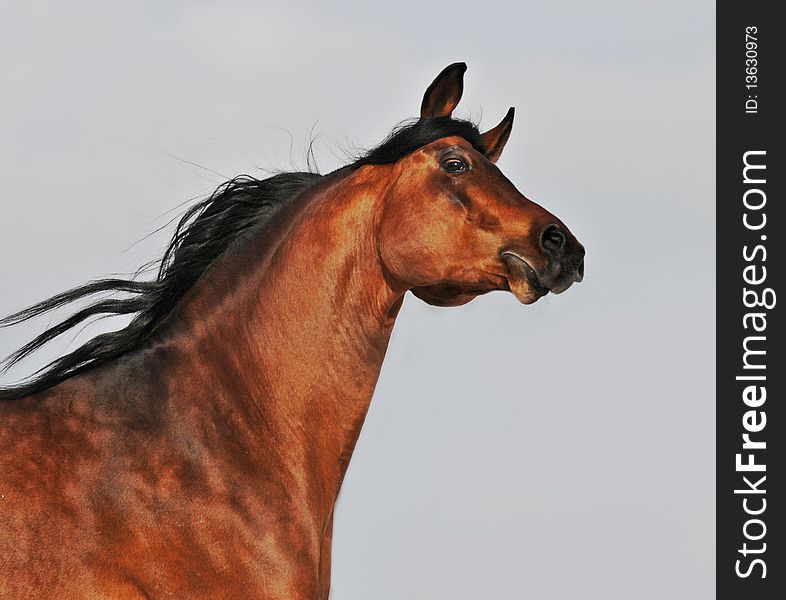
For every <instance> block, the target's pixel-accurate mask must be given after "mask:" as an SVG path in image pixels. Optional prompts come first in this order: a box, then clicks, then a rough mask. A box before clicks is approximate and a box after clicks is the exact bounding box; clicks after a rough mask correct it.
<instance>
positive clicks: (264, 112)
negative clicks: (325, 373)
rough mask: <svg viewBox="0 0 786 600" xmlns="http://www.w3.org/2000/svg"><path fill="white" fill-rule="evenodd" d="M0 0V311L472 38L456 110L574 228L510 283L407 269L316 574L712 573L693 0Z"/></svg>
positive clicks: (321, 160) (692, 582)
mask: <svg viewBox="0 0 786 600" xmlns="http://www.w3.org/2000/svg"><path fill="white" fill-rule="evenodd" d="M0 9H2V10H1V12H0V14H2V20H0V77H1V78H2V82H3V83H2V90H3V91H2V94H0V174H1V175H2V182H3V184H2V185H3V190H2V194H1V195H0V313H3V314H7V313H9V312H11V311H14V310H17V309H20V308H22V307H24V306H26V305H29V304H31V303H33V302H35V301H37V300H40V299H42V298H44V297H47V296H49V295H52V294H54V293H56V292H58V291H61V290H63V289H65V288H68V287H71V286H74V285H77V284H79V283H82V282H84V281H86V280H88V279H92V278H96V277H100V276H105V275H108V274H112V273H130V272H133V271H134V270H136V268H137V267H138V266H140V265H141V264H143V263H145V262H147V261H148V260H150V259H153V258H156V257H157V256H159V255H160V253H161V251H162V249H163V247H164V245H165V243H166V240H167V237H168V233H169V232H170V231H171V228H170V229H165V231H164V232H163V233H161V234H159V235H154V236H151V237H150V238H147V239H145V240H144V241H142V242H140V243H137V244H135V242H137V241H138V240H140V239H141V238H143V237H144V236H145V235H146V234H147V233H149V232H150V231H152V230H154V229H155V228H157V227H160V226H162V225H164V224H166V223H167V221H168V219H169V218H172V217H174V216H177V215H179V214H180V212H181V211H182V210H183V209H184V206H185V205H184V206H180V208H176V207H178V206H179V205H181V203H184V202H188V201H189V200H190V199H193V198H196V197H199V196H201V195H204V194H205V193H207V192H210V191H211V190H212V189H213V188H214V187H216V186H217V185H218V184H219V183H221V182H222V181H223V180H225V179H227V178H229V177H231V176H233V175H236V174H238V173H243V172H246V173H251V174H255V175H258V176H262V175H263V171H262V170H261V169H269V168H291V167H293V166H296V167H302V166H303V165H304V160H303V157H304V151H305V147H306V144H307V141H308V138H309V135H310V132H313V134H314V135H315V136H316V143H315V152H316V156H317V159H318V164H319V166H320V168H321V170H322V171H323V172H327V171H330V170H332V169H334V168H335V167H337V166H339V165H340V164H342V163H343V162H344V156H345V152H346V151H353V150H355V149H357V148H367V147H370V146H373V145H374V144H376V143H377V142H379V141H380V140H381V139H382V138H383V137H384V136H385V135H386V134H387V132H388V131H389V130H390V128H391V127H392V126H393V125H394V124H395V123H397V122H398V121H400V120H402V119H405V118H409V117H413V116H416V115H417V112H418V109H419V106H420V101H421V98H422V94H423V91H424V90H425V88H426V87H427V85H428V84H429V83H430V82H431V80H432V79H433V77H434V76H435V75H436V74H437V73H438V72H439V71H440V70H441V69H442V68H443V67H444V66H445V65H447V64H449V63H451V62H454V61H458V60H463V61H466V62H467V63H468V65H469V70H468V72H467V74H466V76H465V94H464V99H463V101H462V103H461V105H460V108H459V110H458V111H457V112H456V115H457V116H461V117H471V118H473V119H480V120H481V123H482V126H483V127H484V128H489V127H491V126H493V125H495V124H496V123H497V122H498V121H499V120H500V119H501V118H502V116H503V115H504V113H505V110H506V109H507V107H508V106H511V105H512V106H515V107H516V109H517V112H516V122H515V124H514V129H513V134H512V136H511V139H510V141H509V143H508V146H507V148H506V150H505V153H504V154H503V156H502V158H501V160H500V162H499V166H500V167H501V168H502V170H503V171H504V172H505V173H506V174H507V176H508V177H509V178H510V179H512V180H513V182H514V183H515V184H516V185H517V186H518V187H519V189H520V190H521V191H522V192H523V193H524V194H526V195H527V196H528V197H530V198H531V199H533V200H535V201H536V202H539V203H540V204H542V205H544V206H545V207H546V208H547V209H549V210H550V211H551V212H553V213H554V214H556V215H558V216H559V217H560V218H561V219H562V220H563V221H564V222H565V223H566V224H567V225H568V226H569V227H570V228H571V230H572V231H573V232H574V233H575V234H576V236H577V237H578V238H579V239H580V241H581V242H582V243H583V244H584V245H585V247H586V248H587V259H586V278H585V281H584V282H583V283H582V284H581V285H578V286H574V287H572V288H571V289H570V290H569V291H568V292H566V293H565V294H563V295H561V296H548V297H546V298H545V299H543V300H541V301H539V302H538V303H537V304H535V305H533V306H529V307H525V306H522V305H520V304H518V302H517V301H516V300H515V298H513V296H512V295H510V294H503V293H494V294H490V295H488V296H485V297H482V298H479V299H477V300H475V301H473V302H472V303H470V304H469V305H467V306H465V307H460V308H451V309H440V308H434V307H430V306H427V305H425V304H423V303H422V302H420V301H418V300H417V299H415V298H414V297H412V296H410V297H408V298H407V300H406V302H405V304H404V308H403V310H402V312H401V315H400V316H399V319H398V322H397V324H396V328H395V331H394V335H393V338H392V340H391V345H390V349H389V352H388V355H387V359H386V362H385V365H384V368H383V372H382V377H381V379H380V381H379V385H378V387H377V392H376V395H375V397H374V400H373V402H372V406H371V410H370V412H369V415H368V418H367V421H366V425H365V427H364V429H363V432H362V434H361V438H360V441H359V443H358V446H357V448H356V451H355V455H354V457H353V459H352V463H351V467H350V469H349V473H348V475H347V479H346V481H345V483H344V488H343V490H342V493H341V496H340V500H339V504H338V508H337V513H336V518H335V519H336V520H335V537H334V568H333V593H332V598H333V599H335V600H364V599H368V598H375V599H380V600H394V599H395V600H402V599H433V598H453V599H477V598H538V599H562V598H575V597H582V598H599V599H600V598H602V599H604V600H609V599H629V598H637V599H650V598H651V599H658V600H660V599H662V598H686V599H691V600H700V599H709V598H714V595H715V594H714V550H715V534H714V519H715V513H714V509H715V501H714V482H715V458H714V442H715V409H714V391H715V390H714V386H715V383H714V382H715V378H714V368H715V367H714V359H715V334H714V325H715V302H714V286H715V258H714V244H715V209H714V203H715V189H714V162H715V133H714V125H715V101H714V94H715V79H714V75H715V53H714V31H715V16H714V3H712V2H709V1H691V2H684V1H681V2H677V1H672V0H667V1H662V0H659V1H657V2H656V1H652V2H650V1H639V2H636V1H630V0H627V1H623V0H619V1H609V0H595V1H593V2H577V1H573V2H553V1H551V2H547V1H542V2H540V1H517V2H512V1H511V2H485V3H478V2H465V1H463V0H454V1H452V2H449V3H442V2H441V3H437V2H432V3H423V2H410V1H408V0H399V1H397V2H392V3H372V2H368V1H363V2H336V1H333V2H316V1H314V2H292V1H291V2H287V3H283V2H281V3H275V4H274V3H271V2H266V1H256V2H245V1H224V2H220V3H219V2H199V1H189V2H185V1H183V2H168V1H161V0H158V1H155V2H153V1H150V2H112V3H107V2H86V1H82V0H78V1H73V2H67V3H63V2H46V1H38V2H35V3H32V2H27V1H25V2H21V1H19V2H14V1H8V0H0ZM192 163H195V164H198V165H201V167H198V166H194V164H192ZM171 209H175V211H174V212H169V213H168V212H167V211H170V210H171ZM47 323H48V320H47V319H43V320H41V321H39V322H37V323H35V324H33V325H29V326H27V325H26V326H24V327H16V328H14V329H10V330H2V331H0V353H2V354H3V355H6V354H8V353H9V352H11V351H12V350H14V349H15V348H17V347H18V346H20V345H22V344H23V343H24V342H26V341H27V340H28V339H30V338H31V337H32V336H33V335H34V334H35V333H37V332H38V331H40V330H41V329H42V328H43V327H45V326H46V325H47ZM92 331H93V332H95V331H98V330H97V329H94V330H92ZM79 339H84V337H81V338H79ZM69 341H70V340H69V339H66V340H64V343H63V344H60V345H58V344H54V345H53V348H52V349H50V350H49V351H48V352H43V353H41V354H40V355H39V356H38V357H36V358H34V359H32V360H30V361H28V362H27V363H25V364H24V367H23V368H22V369H20V370H17V371H14V372H13V373H12V374H11V375H12V376H11V377H10V378H6V379H5V380H4V381H10V379H13V375H17V376H22V375H24V374H26V373H28V372H30V371H31V370H32V369H34V368H36V367H38V366H40V365H41V364H43V363H44V361H45V360H46V359H49V358H52V357H53V356H54V355H55V354H56V353H57V352H59V351H61V350H63V349H64V347H65V343H66V342H69ZM71 343H72V345H73V344H74V343H78V341H77V342H71Z"/></svg>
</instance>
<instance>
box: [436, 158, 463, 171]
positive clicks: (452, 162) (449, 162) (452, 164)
mask: <svg viewBox="0 0 786 600" xmlns="http://www.w3.org/2000/svg"><path fill="white" fill-rule="evenodd" d="M442 168H443V169H445V171H447V172H448V173H460V172H461V171H466V170H467V163H465V162H464V161H463V160H461V159H460V158H448V159H446V160H444V161H443V162H442Z"/></svg>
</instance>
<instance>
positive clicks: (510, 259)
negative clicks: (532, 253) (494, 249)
mask: <svg viewBox="0 0 786 600" xmlns="http://www.w3.org/2000/svg"><path fill="white" fill-rule="evenodd" d="M502 260H504V261H505V265H506V266H507V267H508V287H510V291H511V292H513V295H514V296H516V298H517V299H518V301H519V302H521V303H522V304H532V303H533V302H537V301H538V300H539V299H540V298H542V297H543V296H545V295H546V294H548V293H549V289H548V288H547V287H546V286H544V285H543V284H542V283H541V281H540V279H539V278H538V274H537V272H536V271H535V269H533V268H532V265H530V264H529V262H527V259H525V258H523V257H522V256H520V255H519V254H517V253H516V252H513V251H512V250H505V251H504V252H502Z"/></svg>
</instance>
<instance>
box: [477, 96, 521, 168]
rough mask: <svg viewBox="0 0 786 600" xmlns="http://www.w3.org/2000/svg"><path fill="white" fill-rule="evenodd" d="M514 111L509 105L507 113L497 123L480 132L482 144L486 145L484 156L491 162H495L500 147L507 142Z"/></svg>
mask: <svg viewBox="0 0 786 600" xmlns="http://www.w3.org/2000/svg"><path fill="white" fill-rule="evenodd" d="M515 112H516V111H515V109H514V108H513V107H512V106H511V107H510V108H509V109H508V113H507V114H506V115H505V117H504V118H503V119H502V121H500V122H499V125H497V126H496V127H495V128H494V129H489V130H488V131H487V132H486V133H483V134H481V135H482V137H483V145H484V146H485V147H486V158H488V159H489V160H490V161H491V162H497V160H498V159H499V156H500V154H502V149H503V148H504V147H505V144H506V143H507V142H508V138H509V137H510V131H511V129H513V115H514V114H515Z"/></svg>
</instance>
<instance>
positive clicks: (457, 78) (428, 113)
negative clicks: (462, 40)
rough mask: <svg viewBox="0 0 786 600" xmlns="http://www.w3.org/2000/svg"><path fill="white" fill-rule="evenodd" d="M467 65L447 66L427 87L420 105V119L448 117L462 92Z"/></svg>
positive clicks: (459, 63) (458, 63)
mask: <svg viewBox="0 0 786 600" xmlns="http://www.w3.org/2000/svg"><path fill="white" fill-rule="evenodd" d="M466 70H467V63H463V62H457V63H453V64H452V65H448V66H447V67H445V68H444V69H442V72H441V73H440V74H439V75H437V77H436V79H434V81H432V82H431V85H430V86H428V89H427V90H426V93H425V94H424V95H423V102H422V103H421V104H420V118H421V119H422V118H424V117H449V116H450V115H451V114H452V113H453V110H454V109H455V108H456V106H457V105H458V103H459V100H461V94H462V93H463V92H464V72H465V71H466Z"/></svg>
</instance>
